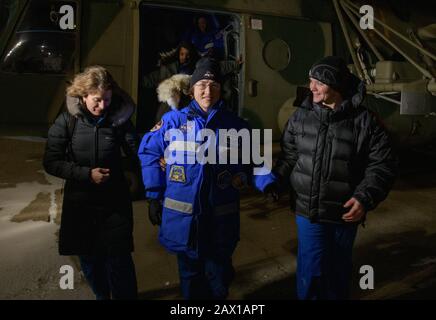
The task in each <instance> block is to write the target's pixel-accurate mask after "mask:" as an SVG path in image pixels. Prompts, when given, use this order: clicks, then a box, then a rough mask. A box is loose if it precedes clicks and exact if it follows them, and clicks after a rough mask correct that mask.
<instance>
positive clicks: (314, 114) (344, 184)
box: [266, 56, 397, 299]
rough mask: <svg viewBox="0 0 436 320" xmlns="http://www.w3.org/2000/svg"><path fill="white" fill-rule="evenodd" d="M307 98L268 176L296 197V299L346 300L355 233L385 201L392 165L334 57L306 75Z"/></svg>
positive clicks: (353, 82) (373, 121) (352, 80)
mask: <svg viewBox="0 0 436 320" xmlns="http://www.w3.org/2000/svg"><path fill="white" fill-rule="evenodd" d="M309 78H310V91H311V94H310V95H309V96H308V97H307V98H306V99H305V100H304V102H303V103H302V104H301V106H300V107H299V108H298V109H297V111H295V113H294V114H293V115H292V116H291V117H290V119H289V121H288V123H287V125H286V127H285V130H284V132H283V136H282V144H281V147H282V155H281V157H280V158H279V159H278V161H277V163H276V165H275V166H274V168H273V170H272V172H273V173H272V176H274V175H275V178H278V181H279V182H272V183H271V184H269V186H268V187H267V189H266V190H267V193H272V194H273V195H277V190H279V189H280V188H282V187H283V186H284V185H286V184H287V183H290V185H291V188H292V189H293V193H294V194H295V200H296V208H295V213H296V215H297V218H296V222H297V231H298V257H297V293H298V298H299V299H347V298H349V286H350V279H351V262H352V261H351V256H352V255H351V253H352V247H353V243H354V240H355V237H356V232H357V227H358V225H359V224H360V223H363V222H364V220H365V217H366V214H367V213H368V211H370V210H373V209H374V208H375V207H376V206H377V205H378V204H379V203H380V202H381V201H383V200H384V199H385V198H386V197H387V195H388V192H389V190H390V189H391V187H392V185H393V182H394V179H395V177H396V174H397V159H396V157H395V156H394V153H393V151H392V148H391V145H390V142H389V138H388V136H387V134H386V132H385V130H384V129H383V127H382V126H381V124H380V123H379V122H378V120H377V118H376V117H375V116H374V114H372V113H371V112H370V111H368V110H367V109H366V108H365V107H363V106H362V101H363V98H364V95H365V86H364V83H363V82H360V81H359V79H358V78H357V77H355V76H354V75H352V74H351V73H350V72H349V70H348V68H347V65H346V63H345V61H344V60H342V59H341V58H339V57H334V56H330V57H326V58H323V59H321V60H320V61H319V62H317V63H315V64H314V65H313V66H312V68H311V69H310V72H309Z"/></svg>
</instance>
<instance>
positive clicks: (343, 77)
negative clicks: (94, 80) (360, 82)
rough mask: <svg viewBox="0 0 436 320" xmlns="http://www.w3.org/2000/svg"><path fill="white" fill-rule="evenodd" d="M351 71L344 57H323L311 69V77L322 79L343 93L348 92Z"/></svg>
mask: <svg viewBox="0 0 436 320" xmlns="http://www.w3.org/2000/svg"><path fill="white" fill-rule="evenodd" d="M350 76H351V73H350V71H349V70H348V67H347V64H346V63H345V61H344V59H342V58H340V57H336V56H329V57H325V58H322V59H321V60H319V61H318V62H316V63H315V64H314V65H313V66H312V68H310V71H309V77H310V78H313V79H316V80H318V81H321V82H322V83H324V84H326V85H328V86H329V87H332V88H333V89H335V90H336V91H338V92H339V93H341V94H344V93H346V92H347V87H348V81H349V79H350Z"/></svg>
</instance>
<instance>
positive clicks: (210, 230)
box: [138, 58, 266, 299]
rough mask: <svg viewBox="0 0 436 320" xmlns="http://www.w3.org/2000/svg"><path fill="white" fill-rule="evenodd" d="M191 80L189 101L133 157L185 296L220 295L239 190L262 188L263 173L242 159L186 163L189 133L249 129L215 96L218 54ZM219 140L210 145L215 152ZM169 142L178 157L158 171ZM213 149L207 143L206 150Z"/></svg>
mask: <svg viewBox="0 0 436 320" xmlns="http://www.w3.org/2000/svg"><path fill="white" fill-rule="evenodd" d="M190 86H191V93H192V94H193V97H194V99H193V100H192V101H191V103H190V104H189V105H188V106H187V107H185V108H183V109H181V110H180V111H170V112H168V113H166V114H165V115H164V116H163V117H162V120H161V121H160V122H158V124H157V125H156V126H155V127H154V128H153V129H151V131H150V132H149V133H147V134H146V135H145V136H144V137H143V140H142V142H141V146H140V148H139V151H138V155H139V157H140V160H141V163H142V173H143V180H144V185H145V190H146V197H147V198H148V199H150V200H149V218H150V220H151V222H152V223H153V224H160V225H161V226H160V232H159V240H160V243H161V244H162V245H163V246H164V247H165V248H166V249H167V250H168V251H169V252H171V253H175V254H177V259H178V266H179V276H180V284H181V289H182V295H183V297H184V298H185V299H224V298H226V297H227V295H228V290H229V285H230V283H231V281H232V279H233V276H234V269H233V266H232V254H233V252H234V250H235V248H236V245H237V243H238V240H239V225H240V219H239V191H238V190H239V189H240V187H241V186H243V185H245V184H246V183H247V182H248V181H251V179H253V182H254V184H255V187H256V188H258V189H259V190H261V191H262V190H263V187H264V186H263V184H262V183H263V177H266V176H261V175H258V176H255V175H253V174H252V170H253V167H252V165H251V164H242V163H241V161H239V163H235V164H225V163H222V162H221V163H219V162H218V163H215V164H213V163H210V162H209V163H203V162H201V161H198V159H197V160H195V161H188V160H189V159H191V160H192V158H190V157H191V156H192V155H193V154H195V153H196V152H195V150H196V148H197V147H198V145H197V142H198V141H195V140H194V141H192V140H188V141H183V139H187V137H188V136H189V135H193V136H195V135H196V134H197V133H198V132H199V131H200V130H202V129H209V130H211V131H209V132H213V133H214V134H215V135H216V137H218V136H219V135H218V130H219V129H236V130H241V129H248V124H247V123H246V122H245V121H244V120H242V119H241V118H239V117H238V116H237V115H235V114H233V113H231V112H230V111H227V110H226V108H225V105H224V103H223V102H222V100H221V99H220V93H221V74H220V70H219V64H218V63H217V62H216V61H215V60H213V59H209V58H203V59H201V60H200V61H199V62H198V63H197V66H196V69H195V71H194V73H193V75H192V77H191V81H190ZM171 129H178V130H179V131H178V132H180V133H181V134H182V135H181V137H178V138H177V139H176V140H174V139H172V138H170V139H168V132H171ZM166 136H167V137H166ZM166 138H167V139H166ZM217 139H218V138H217ZM167 140H170V141H167ZM219 144H220V143H219V142H217V143H216V144H215V145H213V144H211V145H210V146H212V147H213V148H216V149H215V150H216V151H217V154H218V152H219V150H220V147H221V146H218V147H217V145H219ZM167 148H168V150H170V152H173V154H174V153H175V154H179V155H182V157H181V158H178V157H176V162H174V163H171V161H168V154H167V155H166V158H165V159H166V160H167V161H166V167H165V170H162V169H161V167H160V164H159V163H160V159H161V158H162V157H163V156H164V155H165V150H166V149H167ZM211 150H212V148H211V147H209V149H208V152H212V151H211ZM181 159H182V160H184V161H181ZM186 162H188V163H186Z"/></svg>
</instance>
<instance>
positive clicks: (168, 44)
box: [136, 3, 243, 132]
mask: <svg viewBox="0 0 436 320" xmlns="http://www.w3.org/2000/svg"><path fill="white" fill-rule="evenodd" d="M139 10H140V11H139V14H140V23H139V27H140V32H139V72H138V76H139V79H138V110H137V118H136V126H137V129H138V131H139V132H146V131H148V130H150V128H152V127H153V125H154V124H155V123H156V121H158V120H159V119H160V117H161V115H162V103H160V102H158V99H157V94H156V88H157V86H158V85H159V83H160V82H161V81H163V80H165V79H167V78H169V77H171V76H172V75H173V74H176V73H185V74H192V71H193V69H194V67H195V62H196V61H197V60H198V59H199V58H200V57H201V56H211V57H213V58H215V59H216V60H218V61H219V63H220V66H221V70H222V73H223V76H224V81H223V85H222V94H221V97H222V99H223V100H224V101H225V102H226V105H227V107H228V108H229V109H230V110H231V111H233V112H235V113H237V114H238V113H239V111H240V106H241V99H242V95H241V94H240V89H239V88H242V74H243V73H242V71H241V70H240V68H241V64H240V61H241V54H242V50H241V45H240V43H241V41H240V38H241V37H240V19H239V17H238V16H237V15H233V14H226V13H222V12H212V11H204V10H197V9H186V8H179V7H169V6H155V5H150V4H146V3H141V5H140V7H139ZM199 25H200V26H199ZM204 25H205V26H206V27H204ZM181 43H183V44H186V43H189V44H191V45H192V48H191V49H192V50H194V51H195V54H190V59H191V60H190V61H189V64H188V63H185V62H186V61H184V60H181V59H182V58H181V57H180V56H179V52H178V46H179V45H180V44H181ZM182 106H183V105H182ZM165 110H168V106H166V109H165Z"/></svg>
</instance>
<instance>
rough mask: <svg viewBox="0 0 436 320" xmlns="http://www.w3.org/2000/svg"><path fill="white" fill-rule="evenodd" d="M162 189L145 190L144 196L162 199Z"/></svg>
mask: <svg viewBox="0 0 436 320" xmlns="http://www.w3.org/2000/svg"><path fill="white" fill-rule="evenodd" d="M163 196H164V191H163V190H156V191H155V190H147V191H145V197H146V198H147V199H158V200H160V199H163Z"/></svg>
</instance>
